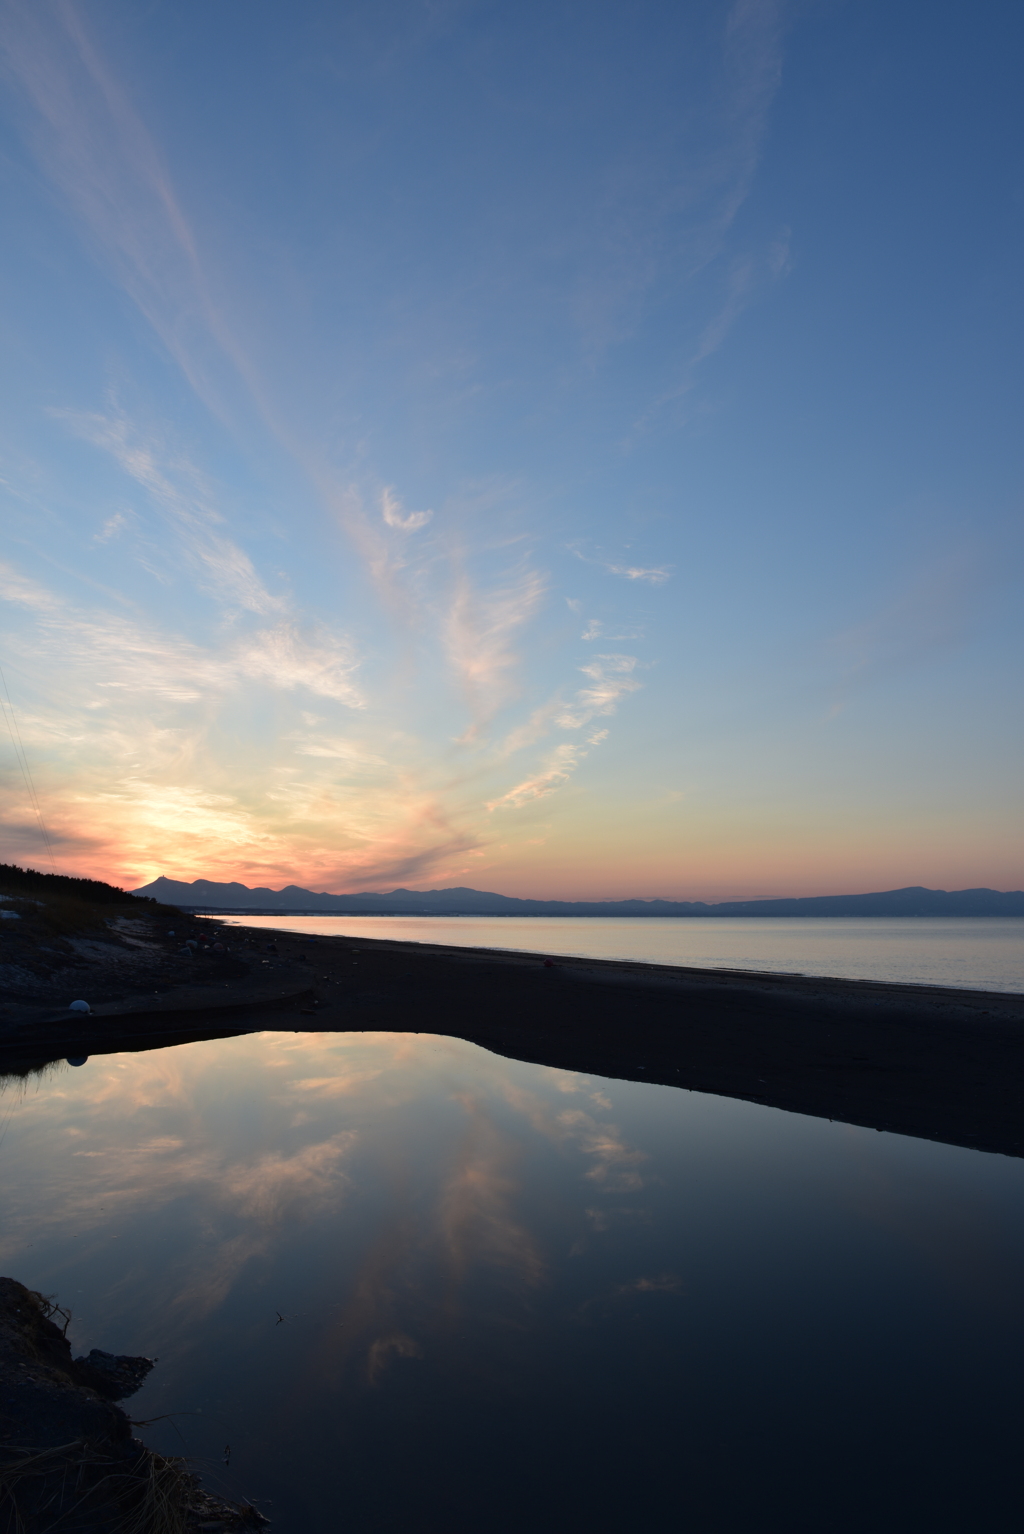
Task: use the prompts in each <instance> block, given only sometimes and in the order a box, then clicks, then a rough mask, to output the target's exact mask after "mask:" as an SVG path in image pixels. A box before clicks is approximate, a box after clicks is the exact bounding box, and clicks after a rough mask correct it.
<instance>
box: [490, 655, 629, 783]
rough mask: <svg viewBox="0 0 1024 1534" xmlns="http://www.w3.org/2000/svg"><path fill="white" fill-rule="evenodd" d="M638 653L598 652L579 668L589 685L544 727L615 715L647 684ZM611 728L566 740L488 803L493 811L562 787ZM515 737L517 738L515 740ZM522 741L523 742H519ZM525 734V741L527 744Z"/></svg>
mask: <svg viewBox="0 0 1024 1534" xmlns="http://www.w3.org/2000/svg"><path fill="white" fill-rule="evenodd" d="M636 665H637V659H636V656H635V655H596V656H595V657H594V659H593V660H592V661H590V662H588V664H587V665H585V666H581V667H580V668H579V669H580V670H581V671H582V672H583V674H584V676H588V677H590V679H591V685H590V686H589V687H581V688H580V689H579V690H578V691H577V693H576V696H575V697H574V699H573V700H572V702H571V703H570V704H559V705H558V706H557V707H554V708H552V707H551V706H550V705H549V706H548V707H549V709H550V712H545V713H543V714H542V715H541V717H540V718H539V719H538V720H537V728H538V730H540V729H541V728H543V727H544V726H546V725H547V723H548V720H550V721H551V722H552V723H554V724H556V725H558V726H559V727H560V728H561V729H563V730H581V729H583V728H584V726H586V725H588V724H589V723H590V722H591V721H592V720H593V719H595V718H596V717H598V716H600V715H608V714H614V712H615V710H616V708H617V707H618V704H619V702H620V700H621V699H622V698H624V697H626V696H627V695H628V694H629V693H631V692H636V691H637V689H638V688H640V687H641V686H642V685H643V684H642V683H641V682H638V681H637V680H636V678H635V676H634V675H633V672H634V671H635V669H636ZM607 736H608V731H607V730H595V731H593V732H592V733H591V734H590V735H589V736H588V737H587V740H586V742H585V745H584V744H580V743H577V742H575V741H563V742H562V744H561V745H558V746H556V747H555V749H554V750H553V751H552V752H551V753H550V754H549V755H548V756H547V757H546V758H545V759H544V762H543V764H542V765H541V767H540V768H539V769H538V770H537V771H536V772H534V773H531V774H530V776H529V777H526V778H524V779H523V780H522V782H520V783H517V784H516V785H515V787H514V788H510V789H509V790H508V791H507V792H506V793H504V794H501V795H499V796H498V797H497V798H495V799H492V800H490V801H489V802H488V804H487V809H488V810H489V811H494V810H502V809H512V810H516V809H521V808H522V807H523V806H524V805H526V804H530V803H531V802H532V801H533V800H536V799H544V798H546V797H547V796H548V795H549V794H553V793H554V792H555V790H556V789H559V788H561V787H562V786H563V785H564V784H565V783H567V782H568V781H569V779H570V778H571V777H572V774H573V772H574V771H575V770H576V768H577V767H578V766H579V764H580V762H582V761H583V760H584V758H585V757H586V756H587V755H588V754H589V752H588V750H587V749H586V747H593V746H598V745H600V744H601V743H602V742H603V741H604V740H606V739H607ZM514 739H515V737H513V740H514ZM515 743H516V744H519V742H515ZM526 743H528V742H527V737H525V735H524V737H523V740H522V744H526Z"/></svg>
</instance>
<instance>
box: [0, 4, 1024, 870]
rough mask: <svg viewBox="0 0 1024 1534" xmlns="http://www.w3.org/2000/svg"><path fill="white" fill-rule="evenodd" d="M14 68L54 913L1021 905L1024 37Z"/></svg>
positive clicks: (20, 524)
mask: <svg viewBox="0 0 1024 1534" xmlns="http://www.w3.org/2000/svg"><path fill="white" fill-rule="evenodd" d="M0 38H2V44H3V58H4V62H3V70H4V87H3V93H2V94H3V101H4V105H3V118H2V141H0V176H2V184H3V200H4V204H5V215H4V226H5V236H4V240H3V243H2V249H0V293H2V298H0V304H2V315H3V322H2V323H3V331H2V347H3V357H4V365H3V369H2V390H3V396H2V421H0V452H2V459H3V462H2V465H0V478H2V487H0V488H2V495H3V526H4V537H3V543H2V548H0V593H2V598H3V602H2V608H0V629H2V633H0V660H2V664H3V668H4V676H5V678H6V685H7V694H5V695H4V699H3V701H4V704H5V707H6V706H7V704H8V701H9V702H10V704H11V705H12V706H13V711H14V716H13V717H14V720H15V722H16V725H17V728H18V729H19V730H20V738H21V742H22V744H23V747H24V756H25V759H26V761H27V763H28V766H29V768H30V769H31V774H32V781H33V783H34V789H35V793H36V796H37V798H38V804H39V808H40V810H41V815H42V820H43V823H44V824H45V827H46V831H47V833H48V836H49V840H50V843H51V845H52V850H53V856H54V858H55V860H56V866H57V867H58V868H59V869H60V870H61V871H63V872H74V873H85V874H89V875H92V876H94V877H100V878H105V879H111V880H113V881H114V882H116V883H118V884H124V885H126V886H128V887H134V886H138V885H140V884H143V883H145V882H147V881H148V880H150V879H152V878H154V877H156V876H157V875H159V874H166V875H168V876H169V877H171V878H176V879H194V878H198V877H206V878H212V879H225V880H227V879H240V880H242V881H243V882H244V883H246V884H262V885H272V886H278V885H281V884H285V883H292V882H294V883H298V884H302V885H306V886H309V887H312V888H315V889H318V890H319V889H327V890H333V891H345V890H360V889H390V888H392V887H394V886H395V885H406V886H410V887H413V888H432V887H438V886H443V885H452V884H470V885H473V886H475V887H477V888H481V889H494V890H499V891H502V892H504V893H506V894H511V895H535V896H548V897H565V898H593V899H599V898H603V897H628V896H665V897H677V898H683V899H707V900H717V899H729V898H740V897H744V896H754V895H773V894H778V895H786V894H817V893H830V892H840V891H855V890H870V889H881V888H889V887H893V886H897V885H905V884H928V885H932V886H939V887H945V888H962V887H965V886H972V885H991V886H994V887H997V888H1004V889H1005V888H1019V887H1020V886H1021V884H1022V883H1024V871H1022V864H1021V852H1022V840H1021V813H1020V812H1021V778H1022V773H1021V762H1022V759H1024V750H1022V746H1024V742H1022V739H1021V736H1022V723H1021V720H1022V716H1021V707H1020V703H1021V684H1020V673H1021V656H1022V638H1024V636H1022V627H1024V624H1022V618H1021V613H1022V603H1021V598H1022V592H1021V584H1022V583H1021V570H1022V554H1024V548H1022V543H1024V539H1022V536H1021V530H1022V525H1024V524H1022V518H1021V486H1022V472H1021V471H1022V456H1024V455H1022V446H1021V444H1022V441H1024V434H1022V432H1021V406H1022V403H1024V399H1022V392H1024V391H1022V388H1021V381H1022V371H1021V356H1022V354H1024V347H1022V342H1024V335H1022V331H1024V325H1022V312H1024V300H1022V283H1021V272H1022V269H1024V240H1022V225H1024V177H1022V154H1021V145H1022V143H1024V121H1022V118H1024V93H1022V92H1021V91H1020V85H1019V69H1020V58H1021V47H1022V44H1024V9H1022V8H1021V6H1020V5H1019V4H1013V3H1002V0H983V3H982V4H980V5H976V6H967V5H964V4H962V3H946V0H932V3H929V4H924V3H920V0H919V3H907V4H902V5H893V4H892V3H891V0H887V3H882V0H846V3H844V0H794V3H792V4H788V5H787V4H775V3H773V0H738V3H732V0H728V3H719V0H672V3H651V0H628V3H627V0H614V3H602V0H591V3H588V4H582V3H580V0H576V3H572V4H569V3H563V0H543V3H539V0H537V3H533V0H525V3H518V4H511V3H502V0H370V3H362V0H360V3H345V0H331V3H316V0H291V3H289V4H287V5H285V4H281V3H280V0H275V3H270V0H217V3H216V4H199V3H195V0H185V3H182V0H79V3H74V0H63V3H62V0H57V3H53V0H26V3H22V0H16V3H4V0H0ZM0 729H2V731H3V734H2V736H0V768H2V773H3V785H4V797H3V807H2V813H3V852H2V854H0V856H2V858H3V860H5V861H16V862H21V863H28V864H30V865H32V866H35V867H41V868H49V867H50V866H51V864H50V861H49V854H48V851H47V848H46V846H45V845H44V842H43V833H42V831H41V829H40V822H39V818H38V817H37V815H36V813H35V810H34V807H33V803H32V794H31V792H30V787H29V786H28V785H27V784H26V781H25V778H24V776H23V773H22V771H21V766H20V762H19V758H18V754H17V751H16V749H15V745H14V743H13V740H12V736H11V734H10V733H9V728H8V724H7V723H4V722H0Z"/></svg>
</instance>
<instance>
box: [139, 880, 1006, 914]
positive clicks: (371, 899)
mask: <svg viewBox="0 0 1024 1534" xmlns="http://www.w3.org/2000/svg"><path fill="white" fill-rule="evenodd" d="M133 894H136V895H151V896H152V897H153V898H154V899H156V900H159V901H161V902H162V903H163V904H164V905H173V906H184V907H189V908H191V909H195V910H204V911H205V910H209V911H224V912H231V913H249V914H252V915H257V914H262V915H267V916H281V915H288V914H291V915H298V914H300V913H301V914H303V915H314V914H323V915H331V914H336V915H348V916H638V917H643V916H693V917H715V916H950V917H963V916H1024V891H1021V890H1010V891H1001V890H990V889H970V890H930V889H925V888H923V886H921V885H913V886H911V887H910V888H908V889H898V890H883V891H880V892H878V893H876V894H869V895H805V896H801V897H797V898H789V899H781V900H723V901H720V902H718V903H717V904H714V905H709V904H707V903H705V902H704V901H702V900H520V899H518V898H517V897H516V896H514V895H498V894H495V893H493V892H492V891H489V890H474V889H467V888H465V887H462V886H460V887H457V888H455V889H443V890H407V889H396V890H391V891H390V893H387V894H382V893H379V892H370V891H367V892H365V893H363V894H356V895H331V894H328V893H327V892H326V891H319V892H316V891H313V890H307V889H301V888H300V887H299V886H298V885H297V884H289V885H286V886H285V888H284V889H281V890H272V889H265V888H258V889H250V888H249V887H248V886H247V885H245V884H237V883H232V884H218V883H216V882H214V881H213V880H211V879H195V880H193V882H192V883H191V884H187V883H185V882H183V881H181V880H177V879H165V878H164V877H163V876H162V875H161V877H160V878H159V879H154V880H153V882H152V883H151V884H145V885H143V886H142V888H141V889H137V890H134V891H133Z"/></svg>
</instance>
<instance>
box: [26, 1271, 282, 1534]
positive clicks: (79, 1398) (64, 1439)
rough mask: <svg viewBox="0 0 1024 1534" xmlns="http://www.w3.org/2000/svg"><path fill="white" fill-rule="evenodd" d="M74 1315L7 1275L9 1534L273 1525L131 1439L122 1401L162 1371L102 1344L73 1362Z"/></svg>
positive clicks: (247, 1529) (247, 1531) (179, 1463)
mask: <svg viewBox="0 0 1024 1534" xmlns="http://www.w3.org/2000/svg"><path fill="white" fill-rule="evenodd" d="M67 1319H68V1318H67V1315H66V1313H65V1312H64V1311H62V1310H61V1309H60V1308H59V1307H58V1306H57V1305H55V1304H54V1302H53V1301H52V1300H47V1299H45V1298H44V1297H43V1296H42V1295H39V1294H36V1293H34V1292H33V1291H32V1290H30V1289H26V1288H25V1287H24V1285H22V1284H19V1283H17V1282H16V1280H15V1279H13V1278H0V1531H2V1534H46V1531H48V1530H50V1529H56V1530H60V1531H61V1534H199V1531H200V1530H203V1531H207V1534H214V1531H215V1530H223V1531H225V1534H228V1531H231V1534H251V1531H254V1530H258V1529H262V1528H265V1527H266V1525H267V1520H266V1519H265V1518H264V1517H263V1516H262V1514H260V1513H258V1512H257V1511H256V1509H255V1508H253V1507H251V1506H249V1505H247V1504H235V1503H229V1502H226V1501H224V1500H223V1499H222V1498H220V1497H215V1496H211V1495H210V1494H209V1493H208V1492H204V1491H203V1490H202V1488H201V1486H200V1484H199V1478H198V1477H197V1476H196V1475H194V1474H193V1473H192V1472H191V1471H190V1470H189V1468H188V1465H187V1463H186V1462H185V1461H184V1460H180V1459H168V1458H165V1457H164V1456H163V1455H161V1454H155V1453H154V1452H153V1450H152V1449H148V1448H147V1447H146V1446H145V1444H143V1443H141V1442H140V1440H139V1439H138V1438H135V1437H133V1435H132V1424H131V1422H130V1421H129V1419H128V1417H127V1416H126V1415H125V1413H124V1412H123V1411H122V1410H121V1408H120V1407H119V1406H117V1405H115V1404H114V1403H115V1401H117V1400H121V1399H123V1398H124V1397H126V1396H128V1395H131V1394H132V1393H133V1392H134V1391H135V1390H137V1389H138V1388H139V1386H140V1385H141V1384H142V1382H143V1381H144V1380H145V1378H146V1375H147V1374H148V1373H149V1371H150V1369H151V1368H152V1367H153V1360H152V1359H148V1358H129V1357H125V1356H118V1355H115V1354H110V1353H105V1352H102V1351H101V1350H99V1349H94V1350H93V1352H92V1353H90V1354H89V1355H88V1357H86V1358H78V1359H74V1358H72V1356H71V1347H70V1345H69V1343H68V1341H67V1338H66V1337H65V1335H64V1329H63V1328H62V1327H61V1326H58V1325H57V1324H56V1321H57V1320H61V1321H63V1322H64V1327H65V1328H66V1325H67Z"/></svg>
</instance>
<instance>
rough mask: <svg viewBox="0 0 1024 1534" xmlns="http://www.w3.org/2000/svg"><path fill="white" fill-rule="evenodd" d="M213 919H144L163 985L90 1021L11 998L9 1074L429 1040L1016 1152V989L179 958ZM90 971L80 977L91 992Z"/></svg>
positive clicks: (267, 936)
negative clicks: (318, 1035)
mask: <svg viewBox="0 0 1024 1534" xmlns="http://www.w3.org/2000/svg"><path fill="white" fill-rule="evenodd" d="M217 925H218V924H217V923H216V922H215V921H201V922H200V921H194V920H188V921H186V920H185V919H182V920H181V921H179V923H178V928H177V931H178V936H177V937H176V938H175V939H173V940H169V939H167V938H166V936H165V929H166V927H167V921H166V918H164V919H153V920H152V921H151V922H150V923H149V930H148V931H146V930H145V924H143V926H141V927H140V925H139V924H138V923H136V924H135V930H136V934H137V936H136V943H137V945H138V946H139V947H142V946H143V945H144V946H145V948H146V950H148V955H149V957H148V960H147V962H148V963H149V964H150V966H151V967H152V972H153V974H156V973H159V975H160V977H161V979H160V985H159V986H158V987H156V991H157V994H155V995H154V993H153V989H151V988H150V987H149V986H148V985H147V984H145V983H144V982H145V981H146V979H147V973H146V971H145V966H143V968H142V969H141V970H140V968H139V965H138V961H137V960H136V963H135V967H134V969H133V971H132V974H131V983H130V984H128V983H126V984H125V985H124V987H123V989H124V994H123V995H121V996H120V997H115V998H113V999H109V1000H108V1001H107V1002H106V1003H103V1004H99V1005H98V1006H96V1008H95V1009H94V1013H93V1015H92V1016H90V1017H83V1018H81V1019H79V1018H76V1017H74V1015H73V1014H69V1013H68V1012H67V1011H66V1010H65V1009H66V1006H67V1001H66V1000H63V998H62V1001H63V1005H62V1006H61V1007H60V1008H57V1007H54V1006H52V1005H51V1006H49V1007H46V1006H43V1005H40V1004H39V1003H37V1002H33V1003H32V1004H26V1003H22V1004H21V1005H13V1006H8V1007H7V1008H6V1009H5V1013H4V1014H3V1017H4V1019H5V1020H4V1021H2V1022H0V1070H2V1069H6V1070H14V1069H24V1068H26V1067H27V1066H28V1065H30V1064H32V1063H34V1062H37V1061H38V1062H42V1061H43V1060H45V1059H53V1058H56V1057H60V1056H63V1055H74V1056H81V1055H93V1054H107V1053H112V1052H115V1051H120V1050H136V1049H147V1048H154V1047H160V1046H164V1045H168V1044H173V1043H183V1042H186V1041H188V1040H189V1039H200V1038H212V1037H224V1036H229V1035H236V1034H241V1033H248V1032H256V1031H262V1030H266V1029H282V1028H288V1029H295V1030H302V1031H306V1030H308V1031H316V1032H329V1031H347V1030H353V1029H358V1030H373V1031H376V1030H388V1031H392V1030H393V1031H399V1032H416V1033H438V1034H449V1035H453V1036H455V1037H458V1038H463V1039H467V1040H470V1041H471V1042H473V1043H476V1044H479V1045H481V1046H483V1047H484V1048H486V1049H489V1050H492V1051H494V1052H495V1053H497V1054H502V1055H507V1056H509V1057H511V1058H513V1059H519V1060H527V1061H533V1062H536V1063H539V1064H544V1065H552V1066H557V1067H560V1068H562V1069H566V1070H573V1071H580V1072H585V1073H588V1074H593V1075H600V1076H607V1077H613V1078H625V1079H629V1080H635V1081H651V1082H661V1083H664V1084H667V1085H669V1086H673V1087H678V1088H684V1089H688V1090H691V1091H698V1092H710V1093H716V1094H720V1095H722V1096H726V1097H735V1098H743V1099H746V1100H748V1101H751V1102H758V1103H764V1104H768V1105H770V1106H773V1107H777V1108H783V1109H786V1110H788V1111H790V1112H795V1113H806V1114H811V1115H814V1116H816V1117H820V1118H830V1119H837V1120H843V1121H845V1122H847V1123H851V1124H859V1125H864V1126H866V1127H869V1128H874V1129H879V1130H890V1131H894V1132H896V1133H899V1134H906V1135H913V1136H916V1137H919V1138H921V1139H929V1140H939V1141H945V1142H948V1143H950V1144H955V1145H963V1146H970V1147H972V1148H976V1149H979V1150H987V1151H999V1152H1002V1153H1004V1154H1006V1155H1015V1156H1017V1155H1024V996H1018V995H1005V994H1001V993H992V992H983V991H966V990H952V989H945V988H942V987H932V986H911V985H888V984H877V983H872V982H867V981H851V980H830V979H813V978H807V977H801V976H788V975H777V976H776V975H765V974H754V973H746V972H742V971H723V970H699V969H684V968H673V967H669V966H663V965H656V964H641V963H628V962H619V961H601V960H594V959H574V958H563V957H559V956H552V957H550V958H547V959H546V958H544V957H543V956H542V955H537V954H518V953H508V952H498V951H494V950H485V949H462V948H448V947H442V946H433V945H429V944H417V943H402V942H389V941H384V940H373V941H367V940H359V939H353V938H351V937H340V936H339V937H330V938H324V937H316V938H312V937H303V936H295V935H293V934H291V933H283V932H282V933H277V934H275V933H271V932H268V931H267V930H266V929H258V930H257V929H246V928H240V927H232V928H230V929H227V931H226V932H225V933H224V935H223V937H224V942H225V943H226V945H227V948H228V952H226V953H215V952H213V951H212V949H211V950H210V951H208V952H205V953H204V952H203V951H202V950H200V952H199V954H198V955H197V956H196V958H195V959H194V960H191V961H182V960H181V959H176V958H174V955H175V954H177V952H178V950H179V947H180V937H181V932H182V930H183V929H184V928H185V927H187V929H188V931H190V932H196V933H199V934H200V938H201V941H202V939H208V940H209V941H210V942H211V943H212V940H213V934H212V932H211V929H212V928H215V927H217ZM271 944H272V945H273V949H274V951H270V945H271ZM175 964H176V965H177V968H176V969H175V968H174V965H175ZM114 968H115V969H116V966H114ZM112 973H113V971H112V970H111V968H110V966H109V965H108V967H107V970H106V971H104V974H103V983H104V985H105V987H106V994H107V995H108V996H110V995H111V992H112V991H116V989H117V985H116V983H115V981H114V980H112V979H111V974H112ZM89 978H90V977H89V975H88V973H87V972H81V971H80V972H79V973H78V974H77V975H76V977H75V985H76V986H77V987H78V988H79V991H80V993H81V994H82V995H85V994H86V991H87V988H88V984H89ZM126 982H127V977H126ZM87 999H88V998H87Z"/></svg>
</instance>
